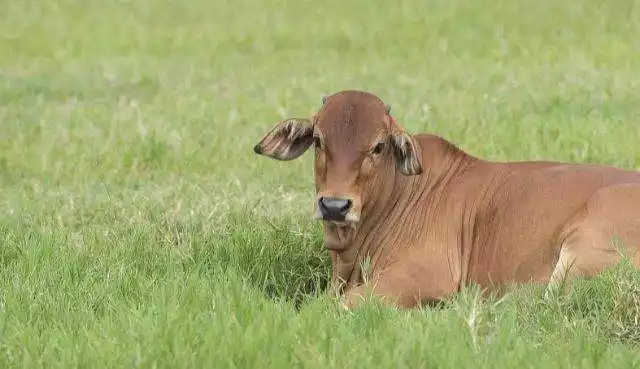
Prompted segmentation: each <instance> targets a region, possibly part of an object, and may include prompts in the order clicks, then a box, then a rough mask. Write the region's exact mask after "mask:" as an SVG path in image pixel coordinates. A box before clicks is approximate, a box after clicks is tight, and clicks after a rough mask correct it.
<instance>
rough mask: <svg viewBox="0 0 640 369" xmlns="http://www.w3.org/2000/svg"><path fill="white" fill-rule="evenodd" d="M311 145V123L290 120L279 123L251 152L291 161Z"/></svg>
mask: <svg viewBox="0 0 640 369" xmlns="http://www.w3.org/2000/svg"><path fill="white" fill-rule="evenodd" d="M312 143H313V124H312V123H311V121H310V120H309V119H299V118H291V119H285V120H283V121H281V122H279V123H278V124H277V125H276V126H275V127H274V128H273V129H272V130H271V131H270V132H269V133H267V134H266V136H264V137H263V138H262V140H260V142H259V143H258V144H257V145H255V146H254V147H253V151H254V152H255V153H256V154H259V155H264V156H268V157H270V158H274V159H277V160H293V159H295V158H297V157H298V156H300V155H302V154H303V153H304V152H305V151H307V149H308V148H309V146H311V144H312Z"/></svg>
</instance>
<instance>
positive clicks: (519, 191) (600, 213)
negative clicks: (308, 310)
mask: <svg viewBox="0 0 640 369" xmlns="http://www.w3.org/2000/svg"><path fill="white" fill-rule="evenodd" d="M310 147H313V151H314V153H315V187H316V193H317V197H316V199H315V212H314V214H313V218H314V219H318V220H321V221H322V224H323V227H324V244H325V246H326V248H327V249H328V250H329V252H330V253H331V263H332V278H331V285H332V286H333V287H334V288H336V289H337V290H338V291H340V292H341V293H342V294H343V296H344V301H345V305H346V307H352V306H354V305H355V304H357V301H358V299H357V297H358V296H362V295H363V294H364V293H365V292H366V291H367V290H368V289H371V290H372V291H373V292H374V294H375V295H377V296H378V297H381V298H383V299H386V300H387V301H389V302H391V303H394V304H396V306H398V307H403V308H410V307H414V306H417V305H419V304H421V303H424V302H430V301H431V302H432V301H437V300H441V299H443V298H445V297H447V296H449V295H451V294H453V293H455V292H457V291H459V290H460V288H461V287H463V286H464V285H465V284H468V283H470V282H474V283H475V284H478V285H480V286H481V287H484V288H485V290H492V289H494V288H497V287H501V286H505V285H507V284H513V283H526V282H542V283H547V292H549V291H550V290H551V289H555V288H557V287H560V286H561V284H562V283H563V281H569V282H570V281H571V280H572V279H573V278H575V277H576V276H584V277H589V276H594V275H596V274H597V273H599V272H601V271H602V270H603V269H604V268H605V267H607V266H611V265H612V264H614V263H615V262H617V261H618V260H619V259H620V252H619V251H621V250H618V249H617V248H616V247H614V244H612V242H611V240H612V238H614V237H615V238H617V239H619V240H620V241H622V244H623V245H624V247H623V250H622V251H625V252H627V254H628V255H629V256H630V258H631V260H632V261H633V262H634V264H635V265H636V266H640V257H639V256H638V255H639V254H638V253H637V251H638V248H639V247H640V172H637V171H629V170H622V169H617V168H612V167H606V166H599V165H590V164H569V163H556V162H491V161H486V160H482V159H480V158H477V157H473V156H471V155H469V154H467V153H465V152H463V151H462V150H461V149H459V148H457V147H456V146H455V145H453V144H452V143H450V142H448V141H446V140H444V139H442V138H440V137H437V136H434V135H429V134H418V135H411V134H409V133H407V132H406V131H405V130H404V129H403V128H402V127H401V126H400V125H399V124H398V123H397V122H396V121H395V120H394V118H393V117H392V115H391V114H390V109H389V107H387V106H385V104H384V103H383V102H382V101H381V100H380V99H379V98H378V97H377V96H375V95H373V94H370V93H367V92H363V91H342V92H338V93H336V94H334V95H331V96H329V97H327V98H325V99H324V100H323V105H322V108H321V109H320V111H319V112H317V113H316V114H315V115H314V116H313V117H312V119H295V118H294V119H286V120H284V121H282V122H280V123H279V124H277V125H276V127H275V128H273V129H272V130H271V131H270V132H269V133H268V134H267V135H266V136H265V137H264V138H262V140H261V141H260V142H259V143H258V144H257V145H256V146H255V147H254V151H255V152H256V153H258V154H261V155H265V156H268V157H271V158H274V159H278V160H292V159H295V158H297V157H299V156H300V155H302V154H303V153H304V152H305V151H306V150H307V149H309V148H310ZM363 265H368V267H367V268H364V269H366V270H363Z"/></svg>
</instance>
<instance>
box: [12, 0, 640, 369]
mask: <svg viewBox="0 0 640 369" xmlns="http://www.w3.org/2000/svg"><path fill="white" fill-rule="evenodd" d="M0 8H1V9H2V17H0V367H2V368H14V367H16V368H17V367H23V368H39V367H47V368H74V367H76V368H80V367H82V368H96V367H104V368H125V367H127V368H132V367H145V368H152V367H155V368H196V367H210V368H253V367H255V368H267V367H278V368H288V367H305V368H328V367H335V368H352V367H353V368H418V367H429V368H434V367H435V368H445V367H446V368H506V367H509V368H521V367H527V368H556V367H572V368H629V367H634V366H635V367H640V354H638V350H639V349H640V323H639V322H638V319H640V307H639V306H640V289H639V286H640V277H639V275H638V274H639V273H637V272H635V271H634V270H633V269H632V268H630V267H629V266H628V265H627V266H625V265H621V266H619V267H618V268H617V269H615V270H611V271H610V272H607V273H606V274H605V275H603V276H602V277H600V278H598V279H596V280H592V281H588V282H581V283H580V284H579V285H578V286H577V288H576V291H575V293H574V294H572V295H570V296H567V297H564V298H560V299H559V300H557V301H544V300H542V299H541V298H540V296H539V293H540V291H539V290H537V289H534V288H533V287H526V288H520V289H517V290H515V291H513V293H512V294H509V295H508V296H507V297H506V298H505V299H504V300H496V299H487V300H480V299H476V298H475V296H476V294H475V292H476V291H475V289H474V288H470V289H469V290H468V291H465V292H464V293H462V294H461V295H460V296H457V297H456V298H454V299H452V300H451V301H448V302H447V303H446V304H444V305H443V306H441V307H438V308H426V309H422V310H414V311H410V312H398V311H395V310H394V309H391V308H388V307H383V306H379V305H377V304H376V303H375V302H371V303H369V304H366V305H365V307H364V308H363V309H362V310H361V311H356V312H352V313H342V312H340V311H339V310H338V309H336V306H335V305H334V304H333V303H332V300H331V299H330V298H329V297H327V296H326V295H324V294H323V291H324V288H325V287H326V284H327V279H328V275H329V262H328V255H326V253H325V252H323V250H322V245H321V242H322V241H321V234H320V228H319V224H317V223H314V222H312V221H311V220H310V216H311V199H312V195H313V192H312V191H313V182H312V180H313V179H312V166H311V164H312V162H311V159H312V158H311V155H305V156H304V157H303V158H301V159H299V160H297V161H295V162H291V163H286V164H285V163H278V162H276V161H273V160H268V159H266V158H261V157H257V156H256V155H255V154H253V152H252V147H253V145H254V144H255V143H256V142H257V141H258V140H259V139H260V138H261V136H262V135H263V134H264V133H265V132H266V131H267V130H268V129H269V128H270V127H271V126H272V125H273V124H274V123H275V122H276V121H277V120H278V119H280V118H283V117H285V116H305V115H309V114H311V113H312V112H313V111H314V110H315V109H317V108H318V107H319V105H320V101H321V97H322V95H324V94H328V93H332V92H336V91H338V90H342V89H351V88H360V89H366V90H369V91H372V92H374V93H376V94H379V95H380V96H381V97H383V98H384V100H385V101H386V102H388V103H390V104H391V105H392V107H393V110H392V111H393V112H394V114H395V115H396V117H397V119H398V120H399V121H400V122H402V123H403V124H404V125H405V126H406V127H407V128H408V129H409V130H411V131H413V132H418V131H429V132H434V133H437V134H439V135H442V136H444V137H445V138H447V139H450V140H452V141H454V142H455V143H457V144H458V145H460V146H461V147H462V148H463V149H465V150H467V151H469V152H470V153H472V154H474V155H478V156H481V157H484V158H488V159H494V160H521V159H540V158H544V159H552V160H570V161H580V162H594V163H602V164H609V165H616V166H619V167H625V168H638V167H640V150H638V143H639V142H640V129H638V125H639V124H640V104H639V103H638V101H640V94H639V93H638V91H640V53H639V50H640V43H639V42H638V35H639V34H640V8H638V6H636V4H635V2H634V1H632V0H618V1H613V2H611V1H610V2H604V1H599V0H586V1H579V0H568V1H561V2H558V1H552V0H542V1H536V2H532V1H523V0H519V1H507V0H497V1H491V2H489V1H482V2H479V1H476V2H472V1H462V0H452V1H449V0H447V1H445V0H432V1H427V2H422V1H418V0H406V1H401V2H397V4H396V5H392V3H391V2H388V1H387V2H384V1H364V0H356V1H350V2H347V1H342V0H325V1H310V0H303V1H295V2H294V1H284V0H268V1H262V2H258V1H247V0H234V1H231V0H214V1H206V0H193V1H176V0H154V1H152V0H138V1H125V0H109V1H97V0H84V1H81V0H53V1H47V2H44V1H30V0H4V1H3V2H2V4H1V5H0Z"/></svg>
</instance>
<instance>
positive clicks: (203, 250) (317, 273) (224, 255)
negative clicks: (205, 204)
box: [193, 212, 330, 308]
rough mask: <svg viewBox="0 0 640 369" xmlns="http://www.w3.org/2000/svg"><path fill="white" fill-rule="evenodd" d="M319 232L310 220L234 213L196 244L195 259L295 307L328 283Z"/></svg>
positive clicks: (326, 258) (325, 255) (327, 259)
mask: <svg viewBox="0 0 640 369" xmlns="http://www.w3.org/2000/svg"><path fill="white" fill-rule="evenodd" d="M320 232H321V231H320V228H319V227H317V226H316V224H314V223H312V222H311V221H308V220H299V219H295V218H293V217H281V218H277V219H266V218H263V217H258V216H255V215H251V214H250V213H249V212H246V213H245V212H243V213H233V214H231V215H230V216H229V217H228V218H227V221H226V224H225V225H224V226H222V227H220V228H218V229H217V230H216V231H215V232H214V233H213V234H209V235H208V236H207V237H206V238H205V239H204V240H203V241H204V242H201V243H194V250H193V251H194V261H195V262H196V263H198V264H200V265H201V266H202V267H204V268H206V269H208V270H214V271H215V270H217V271H223V272H235V273H238V274H239V275H240V276H242V277H243V278H244V280H245V281H246V283H248V284H249V285H250V286H251V287H252V288H256V289H258V290H261V291H263V293H264V294H265V296H266V297H267V298H270V299H284V300H286V301H289V302H291V303H293V304H294V306H295V307H296V308H299V307H300V306H301V305H302V304H303V303H304V301H305V300H307V299H308V298H310V297H315V296H318V295H320V294H322V293H324V291H325V290H326V288H327V287H328V283H329V279H330V257H329V253H328V252H327V251H326V250H325V249H324V247H323V243H322V236H321V233H320Z"/></svg>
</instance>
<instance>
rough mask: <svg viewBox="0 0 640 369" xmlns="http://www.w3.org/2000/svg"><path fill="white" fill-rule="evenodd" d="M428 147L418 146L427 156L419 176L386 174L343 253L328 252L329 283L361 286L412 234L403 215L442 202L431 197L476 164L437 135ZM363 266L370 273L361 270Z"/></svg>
mask: <svg viewBox="0 0 640 369" xmlns="http://www.w3.org/2000/svg"><path fill="white" fill-rule="evenodd" d="M431 141H433V142H431ZM423 144H424V143H423ZM426 144H427V145H428V147H423V148H422V149H423V151H424V152H427V154H426V155H425V156H424V157H423V167H424V172H423V174H422V175H420V176H404V175H402V174H400V173H399V172H397V171H396V170H393V171H390V172H389V173H386V174H385V181H384V183H382V186H381V188H380V192H379V194H378V195H377V196H375V198H376V201H374V202H372V203H371V204H370V205H369V207H368V209H367V210H366V212H363V215H364V216H363V218H362V221H361V223H360V224H359V225H358V227H357V229H356V231H355V235H354V236H353V238H352V242H351V244H350V245H348V246H347V247H345V248H344V250H343V251H332V255H331V257H332V267H333V271H332V279H333V281H332V282H333V283H340V284H342V286H343V287H347V288H349V287H353V286H355V285H358V284H361V283H362V282H363V281H364V280H365V279H366V277H367V274H370V273H375V272H376V269H378V268H380V267H383V266H384V263H385V262H386V261H387V260H386V259H388V258H389V256H390V255H389V253H393V252H396V251H398V248H400V247H403V246H404V245H403V243H404V242H403V238H405V237H407V235H409V236H410V235H411V234H412V231H413V230H412V229H411V228H410V224H409V222H406V220H407V219H405V218H406V217H405V214H410V213H411V211H412V209H415V208H416V205H415V203H416V202H418V201H420V202H421V203H422V204H421V205H422V206H425V205H426V206H427V207H428V206H429V204H425V202H431V201H434V202H435V201H438V199H439V198H442V196H437V195H436V196H432V195H433V194H436V193H438V192H442V191H446V188H447V184H448V182H449V181H450V180H451V179H452V178H454V177H455V176H456V175H457V174H459V173H462V172H463V171H464V169H465V167H466V166H468V165H469V164H470V163H471V162H473V161H474V160H475V158H473V157H471V156H469V155H467V154H465V153H464V152H463V151H461V150H458V149H457V148H456V147H455V146H453V145H451V144H450V143H448V142H447V141H445V140H442V139H440V138H438V137H435V136H434V137H432V138H431V139H430V140H428V141H427V142H426ZM434 205H435V203H434ZM363 265H364V266H367V267H368V268H369V269H368V270H366V271H363Z"/></svg>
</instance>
